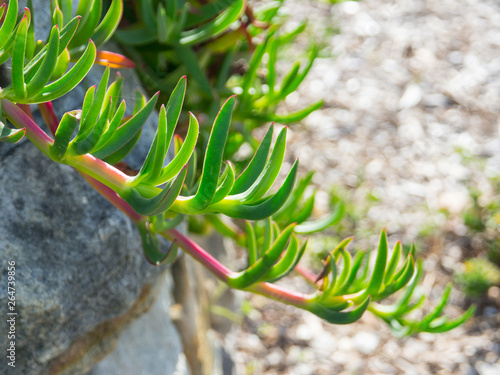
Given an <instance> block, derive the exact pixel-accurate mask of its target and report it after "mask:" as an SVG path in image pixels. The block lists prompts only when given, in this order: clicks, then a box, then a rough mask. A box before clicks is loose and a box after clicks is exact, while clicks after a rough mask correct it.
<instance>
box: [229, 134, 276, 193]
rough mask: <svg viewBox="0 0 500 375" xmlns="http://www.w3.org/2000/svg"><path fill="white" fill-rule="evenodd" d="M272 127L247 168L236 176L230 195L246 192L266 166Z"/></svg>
mask: <svg viewBox="0 0 500 375" xmlns="http://www.w3.org/2000/svg"><path fill="white" fill-rule="evenodd" d="M273 130H274V125H271V126H270V127H269V129H268V130H267V132H266V135H265V136H264V139H263V140H262V142H261V144H260V145H259V148H258V149H257V151H256V152H255V154H254V156H253V158H252V160H251V161H250V163H248V166H247V167H246V168H245V170H244V171H243V172H241V174H240V175H239V176H238V178H237V179H236V181H235V182H234V186H233V189H232V190H231V194H232V195H235V194H239V193H243V192H244V191H246V190H247V189H248V188H250V186H252V184H253V183H254V182H255V180H256V179H257V178H258V177H259V175H260V174H261V172H262V170H263V169H264V166H265V165H266V161H267V156H268V155H269V149H270V147H271V141H272V139H273Z"/></svg>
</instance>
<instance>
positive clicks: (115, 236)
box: [0, 1, 185, 374]
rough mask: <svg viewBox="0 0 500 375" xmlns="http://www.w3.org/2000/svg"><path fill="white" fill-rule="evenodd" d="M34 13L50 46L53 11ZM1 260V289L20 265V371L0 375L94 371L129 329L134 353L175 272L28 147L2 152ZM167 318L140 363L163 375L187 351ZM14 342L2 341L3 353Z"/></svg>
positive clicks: (3, 368)
mask: <svg viewBox="0 0 500 375" xmlns="http://www.w3.org/2000/svg"><path fill="white" fill-rule="evenodd" d="M34 6H35V14H36V16H37V17H36V27H37V34H36V35H37V38H45V35H46V33H47V30H48V28H47V21H48V20H50V18H49V16H48V14H49V13H48V10H49V6H48V3H47V2H45V1H34ZM101 74H102V69H99V68H97V69H94V71H93V74H92V75H91V76H90V77H89V78H88V79H86V80H85V81H84V82H83V84H82V85H81V87H79V88H77V89H75V90H74V92H73V93H72V95H69V96H68V97H65V98H64V99H60V100H58V101H56V102H55V103H54V106H55V107H56V110H57V109H58V114H60V113H61V111H62V110H64V111H68V110H72V109H76V108H80V103H81V102H82V99H83V93H84V88H83V87H88V86H90V85H92V84H94V83H96V82H97V81H98V79H99V78H100V76H101ZM127 74H128V73H127ZM137 82H138V80H137V78H135V77H133V76H127V78H126V79H125V88H124V92H125V93H126V94H127V95H130V96H133V91H134V89H133V88H135V87H137V86H136V85H137ZM129 104H130V103H129ZM152 129H154V123H150V124H148V125H147V131H145V132H144V134H143V135H144V138H147V137H148V136H149V137H151V135H152ZM148 147H149V144H148V141H147V139H144V140H143V141H142V143H141V144H140V145H139V147H138V151H137V153H136V154H134V155H132V158H130V159H129V160H130V161H131V163H132V164H134V163H135V164H136V165H137V164H138V162H140V157H141V156H142V157H144V156H145V154H146V152H147V149H148ZM0 258H1V259H2V268H1V270H0V274H1V278H0V279H1V282H2V289H5V288H6V286H7V263H6V262H7V261H15V263H16V312H17V313H18V315H17V316H16V320H17V322H16V339H15V343H16V368H15V369H14V371H12V370H13V369H11V368H9V367H8V366H7V360H6V359H5V358H4V357H5V356H4V355H2V358H3V359H2V361H0V374H7V373H9V374H10V373H16V374H48V373H50V374H53V373H66V374H83V373H86V372H88V371H89V370H90V369H91V368H92V367H93V366H94V365H95V363H96V362H97V361H98V360H100V359H102V358H103V357H104V356H105V355H106V354H107V353H109V352H110V351H112V350H113V349H114V348H115V346H116V345H117V340H118V338H119V335H120V333H121V331H123V330H124V329H125V330H126V340H125V341H126V343H127V344H128V345H129V346H128V349H127V350H128V351H129V352H132V351H134V349H133V347H134V345H135V347H136V348H139V347H144V345H146V344H145V343H141V341H140V340H143V339H144V340H145V339H146V337H137V338H131V335H133V333H134V332H135V331H134V330H136V328H134V327H136V326H135V324H136V323H134V325H132V326H130V325H129V323H131V322H132V321H134V320H135V319H136V318H138V317H139V316H141V314H143V313H144V312H145V311H147V310H148V309H149V308H150V306H151V304H152V303H153V301H154V298H155V297H156V295H157V294H158V290H159V289H160V287H161V285H162V284H163V283H164V274H165V272H166V268H165V267H152V266H151V265H149V264H148V263H147V262H146V261H145V259H144V257H143V254H142V250H141V243H140V238H139V236H138V233H137V230H136V228H135V226H134V225H133V224H132V223H131V222H130V221H129V220H128V219H127V218H126V217H125V216H124V215H123V214H122V213H120V212H119V211H118V210H116V209H115V208H114V207H112V206H111V205H110V204H109V203H108V202H107V201H106V200H105V199H103V198H101V197H100V195H99V194H98V193H96V192H95V191H94V190H93V189H92V188H90V187H89V186H88V185H87V183H86V182H85V181H84V180H83V178H82V177H81V176H80V175H79V174H78V173H77V172H76V171H74V170H73V169H72V168H70V167H68V166H64V165H58V164H55V163H53V162H51V161H50V160H49V159H48V158H46V157H45V156H44V155H43V154H42V153H41V152H40V151H38V150H37V149H36V148H35V147H34V146H33V145H32V144H30V143H29V142H27V141H23V142H21V143H19V144H17V145H5V144H0ZM161 288H164V287H161ZM165 294H168V290H165V289H163V291H162V292H161V295H162V296H164V295H165ZM158 303H162V304H165V303H168V301H161V302H158ZM0 306H2V308H1V311H2V315H3V316H5V313H4V312H5V311H6V307H7V296H6V295H5V293H2V294H0ZM160 311H163V314H160ZM166 311H167V310H166V307H165V306H164V307H163V309H158V307H157V308H156V309H154V310H153V311H151V312H150V313H149V314H150V315H149V316H150V318H149V319H147V322H146V323H149V325H150V326H149V327H150V328H149V330H151V327H160V326H161V325H162V324H163V328H162V329H159V330H158V333H160V334H162V335H164V336H163V337H162V340H161V342H159V341H156V344H157V345H155V350H154V351H153V350H151V351H149V356H150V357H149V359H148V358H144V357H143V356H140V355H138V356H137V365H138V362H139V361H149V362H156V364H155V365H156V366H157V367H159V366H163V371H162V372H161V373H162V374H169V373H173V372H172V371H173V370H175V369H176V368H178V370H179V371H181V369H182V366H180V367H178V366H177V362H178V360H179V358H181V359H182V356H179V355H180V353H181V351H182V347H181V344H180V340H179V338H178V335H177V333H176V332H175V330H174V329H173V328H172V326H171V325H170V323H169V322H168V319H169V318H168V314H167V313H166ZM160 315H162V316H160ZM153 317H154V318H155V319H153ZM142 321H143V322H144V319H143V320H142ZM146 326H147V325H146ZM145 329H146V328H145V327H144V326H143V327H142V329H141V331H144V330H145ZM0 330H1V331H2V332H7V322H6V319H3V318H2V323H1V324H0ZM147 339H148V340H150V339H152V338H151V337H148V338H147ZM8 341H9V340H8V339H7V335H6V334H5V335H4V334H2V335H1V338H0V343H1V348H2V349H4V348H7V347H8V345H7V342H8ZM147 345H149V346H151V345H150V344H147ZM122 347H123V346H122V344H118V348H119V350H118V353H119V354H118V357H120V355H121V356H122V357H123V355H122V354H120V353H123V351H121V352H120V350H121V349H120V348H122ZM139 354H140V353H139ZM118 357H116V356H115V358H118ZM110 361H111V360H107V362H106V363H107V364H109V363H110ZM129 361H132V362H133V358H129ZM103 366H104V367H103V369H104V370H100V368H99V367H98V368H96V369H95V370H94V371H93V374H104V373H110V372H107V370H106V369H107V367H105V366H106V365H104V364H103ZM118 366H119V363H118ZM118 368H119V367H118ZM170 370H172V371H170ZM103 371H104V372H103ZM131 371H132V372H128V373H130V374H138V373H139V372H137V371H134V368H132V369H131ZM169 371H170V372H169ZM119 373H121V374H127V372H124V371H121V370H120V371H119ZM148 373H151V374H153V372H148ZM158 373H160V372H158ZM178 373H185V371H184V372H178Z"/></svg>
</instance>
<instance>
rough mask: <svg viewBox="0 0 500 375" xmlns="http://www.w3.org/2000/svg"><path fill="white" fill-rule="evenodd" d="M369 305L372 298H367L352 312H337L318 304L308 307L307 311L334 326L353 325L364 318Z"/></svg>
mask: <svg viewBox="0 0 500 375" xmlns="http://www.w3.org/2000/svg"><path fill="white" fill-rule="evenodd" d="M369 304H370V297H367V298H366V299H365V300H364V301H363V302H362V303H361V304H360V305H358V306H356V307H355V308H354V309H353V310H351V311H337V310H335V309H331V308H327V307H325V306H324V305H322V304H317V303H312V304H310V305H309V306H307V310H308V311H310V312H312V313H313V314H315V315H317V316H319V317H320V318H322V319H324V320H326V321H327V322H329V323H332V324H351V323H354V322H355V321H357V320H359V318H361V317H362V316H363V314H364V312H365V311H366V309H367V308H368V305H369Z"/></svg>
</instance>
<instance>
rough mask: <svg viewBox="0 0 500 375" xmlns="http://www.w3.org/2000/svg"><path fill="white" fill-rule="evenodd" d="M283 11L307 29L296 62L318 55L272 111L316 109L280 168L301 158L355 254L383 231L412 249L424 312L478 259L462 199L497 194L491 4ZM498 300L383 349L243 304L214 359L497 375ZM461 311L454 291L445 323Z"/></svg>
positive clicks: (337, 369) (494, 6) (286, 310)
mask: <svg viewBox="0 0 500 375" xmlns="http://www.w3.org/2000/svg"><path fill="white" fill-rule="evenodd" d="M285 3H286V10H287V12H288V13H289V14H290V22H291V23H294V22H299V21H301V20H303V19H307V20H309V30H310V32H309V34H308V35H305V36H303V37H302V38H301V39H299V40H298V41H297V51H299V52H298V53H297V55H298V56H299V55H300V51H304V50H305V49H306V47H307V45H308V43H309V42H310V41H311V40H314V41H316V42H317V43H320V45H321V47H322V52H321V58H319V59H318V60H317V61H316V62H315V64H314V66H313V68H312V70H311V72H310V74H309V76H308V78H307V82H305V83H304V84H303V85H302V86H301V88H300V90H299V91H298V92H297V93H294V94H292V95H290V96H289V97H288V98H287V102H286V105H285V106H284V108H283V110H287V109H292V108H297V107H300V106H302V105H304V104H306V103H310V102H313V101H315V100H318V99H321V98H323V99H325V106H324V107H323V108H322V109H321V110H319V111H317V112H315V113H314V114H312V115H311V116H309V117H308V118H307V119H306V120H304V121H303V122H302V123H301V124H298V125H293V126H292V127H291V132H290V142H289V147H288V151H287V155H288V157H289V161H290V162H291V161H293V159H294V158H296V157H300V163H301V165H302V166H306V167H303V169H302V171H305V170H306V169H308V170H311V169H314V170H316V171H317V173H316V174H315V177H314V180H313V181H314V183H315V185H316V186H317V187H318V188H319V189H320V190H321V191H320V192H319V193H318V199H317V211H318V212H317V213H318V215H321V214H322V213H323V212H324V211H325V210H326V209H327V207H328V200H329V195H328V193H329V189H330V187H331V186H334V187H336V189H337V190H339V189H340V190H342V191H344V192H347V193H346V197H348V199H350V200H351V203H352V205H353V207H354V208H353V210H354V211H356V215H357V216H356V215H355V216H356V217H357V219H356V223H355V226H353V227H352V228H353V230H355V234H356V235H357V237H358V238H357V242H356V244H357V245H359V246H360V247H363V248H370V247H373V246H374V245H375V244H376V241H377V235H378V233H379V232H380V230H381V228H382V227H386V228H387V230H388V233H389V235H390V237H389V238H390V242H391V244H393V243H394V242H395V241H396V240H402V241H403V242H410V241H415V240H416V241H417V243H419V245H420V252H421V255H420V256H421V257H422V258H424V259H426V260H425V263H424V264H425V268H426V271H427V276H426V278H425V280H424V289H425V291H426V292H427V293H428V295H429V299H430V305H432V304H433V303H435V302H436V301H438V299H439V297H440V293H441V292H442V290H443V287H444V285H445V284H446V283H447V282H449V281H451V280H452V275H453V272H454V271H455V270H457V269H459V268H460V265H461V262H462V261H463V260H464V259H465V258H467V257H470V256H473V255H477V254H478V253H481V252H484V251H485V249H483V248H481V240H480V239H479V240H478V241H479V244H476V245H474V241H473V240H472V241H471V238H470V236H469V235H468V229H467V228H466V227H465V225H464V223H463V219H462V213H463V212H464V210H465V209H467V208H468V207H469V206H470V204H471V198H470V194H469V191H470V188H471V186H473V187H474V188H477V189H479V190H480V191H481V193H482V195H483V198H482V199H484V200H488V199H493V198H492V197H494V196H495V194H498V193H497V192H495V191H494V190H493V188H492V185H491V184H490V182H489V181H490V179H491V178H493V177H495V176H498V175H499V174H500V173H499V172H500V168H499V167H500V147H499V146H500V138H499V136H498V127H499V122H498V113H500V111H499V109H500V53H499V51H500V48H499V47H500V29H499V28H498V25H500V4H499V3H498V2H496V1H472V0H468V1H459V0H444V1H443V0H440V1H437V0H429V1H409V0H400V1H383V2H381V1H375V0H365V1H362V2H359V3H358V2H346V3H343V4H338V5H330V4H325V3H320V2H313V1H311V2H307V1H299V0H293V1H289V0H287V1H285ZM337 28H338V29H340V33H339V34H336V33H335V32H334V31H335V30H336V29H337ZM290 60H291V59H290ZM282 68H283V70H284V71H286V69H287V64H286V63H285V64H284V66H283V67H282ZM465 160H478V162H472V163H467V162H466V161H465ZM367 197H370V199H368V200H367ZM368 201H369V202H368ZM367 202H368V203H367ZM424 232H425V233H426V236H425V239H424V240H421V241H420V239H422V238H424V237H423V233H424ZM333 233H335V231H333ZM351 234H352V233H351ZM493 235H494V236H495V234H493ZM419 241H420V242H419ZM478 241H476V242H478ZM471 242H472V245H471ZM288 283H291V284H292V285H293V284H294V283H296V280H294V279H293V278H292V279H290V281H288ZM499 294H500V293H498V288H497V289H492V290H490V294H489V297H485V298H483V300H482V301H481V302H480V309H479V311H478V313H477V314H476V316H475V317H474V318H473V319H471V320H470V321H469V322H468V323H467V324H466V325H465V326H463V327H460V328H458V329H456V330H454V331H452V332H450V333H445V334H438V335H430V334H418V335H416V336H413V337H407V338H396V337H394V336H393V335H392V334H391V332H390V330H389V328H388V327H387V326H386V325H385V324H384V323H383V322H380V321H379V320H377V319H375V318H374V317H373V316H371V315H370V314H369V313H367V314H365V316H364V317H363V318H362V319H361V320H360V322H359V323H357V324H353V325H349V326H333V325H329V324H325V323H324V322H322V321H321V320H320V319H318V318H316V317H315V316H312V315H311V314H308V313H305V312H302V311H298V310H296V309H294V308H290V307H287V306H283V305H280V304H276V303H273V302H269V301H267V300H265V299H263V298H260V297H258V296H248V295H245V296H243V297H242V298H246V299H248V300H249V301H250V305H249V304H248V303H247V309H246V314H245V317H244V319H243V323H242V324H240V325H236V326H234V327H233V329H232V330H231V332H230V333H229V334H228V335H226V336H225V339H224V340H225V346H226V348H229V350H230V352H231V353H232V356H233V359H234V360H235V364H236V373H237V374H238V375H240V374H300V375H306V374H329V375H330V374H467V375H473V374H480V375H493V374H500V331H499V329H498V328H499V325H500V314H499V311H498V308H499V299H500V296H499ZM467 304H468V302H464V298H463V295H462V294H461V293H460V291H459V290H458V289H455V290H454V292H453V294H452V300H451V305H450V306H449V307H448V309H447V310H446V311H447V313H448V314H449V315H451V316H457V315H458V314H460V313H461V311H463V310H464V308H466V307H467ZM249 306H250V307H249Z"/></svg>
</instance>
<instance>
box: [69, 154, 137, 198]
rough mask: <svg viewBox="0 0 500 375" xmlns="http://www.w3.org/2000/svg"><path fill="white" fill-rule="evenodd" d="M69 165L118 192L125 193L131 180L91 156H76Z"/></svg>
mask: <svg viewBox="0 0 500 375" xmlns="http://www.w3.org/2000/svg"><path fill="white" fill-rule="evenodd" d="M68 164H69V165H71V166H72V167H75V168H76V169H78V170H79V171H81V172H83V173H85V174H88V175H90V176H91V177H93V178H95V179H97V180H98V181H100V182H102V183H104V184H105V185H106V186H108V187H110V188H111V189H113V190H115V191H118V192H123V191H124V189H125V188H126V186H127V183H128V180H129V176H127V175H126V174H125V173H123V172H122V171H120V170H119V169H117V168H115V167H113V166H112V165H109V164H108V163H106V162H104V161H102V160H101V159H98V158H96V157H95V156H93V155H91V154H85V155H78V156H74V157H72V158H71V161H70V162H69V163H68Z"/></svg>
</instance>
